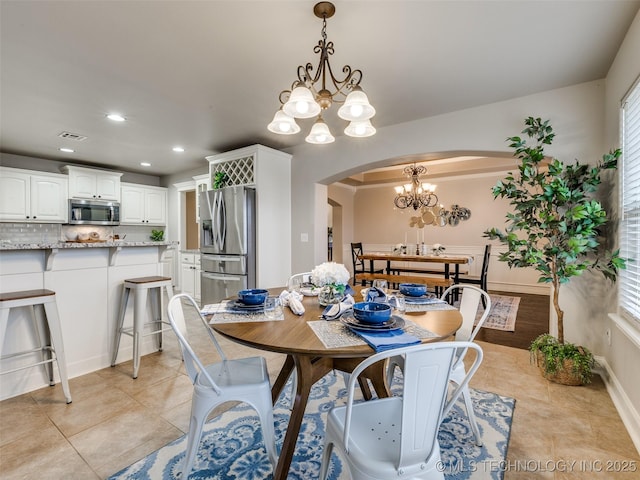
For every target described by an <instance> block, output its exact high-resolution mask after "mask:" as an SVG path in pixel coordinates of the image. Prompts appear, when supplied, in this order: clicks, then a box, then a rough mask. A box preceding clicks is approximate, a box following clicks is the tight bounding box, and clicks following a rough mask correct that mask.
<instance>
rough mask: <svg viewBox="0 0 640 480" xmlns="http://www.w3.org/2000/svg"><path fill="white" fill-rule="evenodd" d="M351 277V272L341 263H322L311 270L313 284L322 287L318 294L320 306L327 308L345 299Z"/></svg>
mask: <svg viewBox="0 0 640 480" xmlns="http://www.w3.org/2000/svg"><path fill="white" fill-rule="evenodd" d="M350 277H351V276H350V275H349V270H347V269H346V267H345V266H344V265H342V264H341V263H336V262H325V263H321V264H320V265H318V266H317V267H315V268H314V269H313V270H311V283H313V284H314V285H315V286H316V287H320V291H319V292H318V302H319V303H320V305H323V306H327V305H330V304H332V303H338V302H340V300H342V298H343V297H344V292H345V289H346V288H347V284H348V283H349V278H350Z"/></svg>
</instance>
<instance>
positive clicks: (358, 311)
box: [353, 302, 391, 323]
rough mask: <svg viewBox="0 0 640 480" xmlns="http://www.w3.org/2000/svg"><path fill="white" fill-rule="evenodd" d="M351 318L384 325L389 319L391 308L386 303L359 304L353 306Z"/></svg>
mask: <svg viewBox="0 0 640 480" xmlns="http://www.w3.org/2000/svg"><path fill="white" fill-rule="evenodd" d="M353 316H354V317H356V320H358V321H360V322H365V323H384V322H386V321H388V320H389V318H390V317H391V307H390V306H389V305H388V304H386V303H377V302H359V303H356V304H354V305H353Z"/></svg>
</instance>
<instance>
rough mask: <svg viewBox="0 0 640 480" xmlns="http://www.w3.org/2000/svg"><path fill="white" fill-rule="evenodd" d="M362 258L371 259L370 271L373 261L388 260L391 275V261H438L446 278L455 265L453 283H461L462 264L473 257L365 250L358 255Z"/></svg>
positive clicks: (388, 273) (388, 271) (388, 269)
mask: <svg viewBox="0 0 640 480" xmlns="http://www.w3.org/2000/svg"><path fill="white" fill-rule="evenodd" d="M358 258H359V259H361V260H363V261H364V260H369V265H370V268H369V271H370V272H373V263H374V262H375V261H376V260H383V261H385V262H387V267H386V271H387V275H391V274H392V273H393V271H394V268H393V265H392V264H391V262H417V263H437V264H442V265H444V270H443V272H442V273H443V275H444V278H450V276H451V272H450V268H449V266H450V265H453V266H454V267H453V268H454V269H453V283H459V277H460V265H465V264H468V263H471V261H472V257H470V256H468V255H448V254H447V255H410V254H406V253H405V254H402V253H393V252H363V253H362V254H361V255H358Z"/></svg>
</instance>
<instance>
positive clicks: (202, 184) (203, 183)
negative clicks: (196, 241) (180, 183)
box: [193, 173, 211, 223]
mask: <svg viewBox="0 0 640 480" xmlns="http://www.w3.org/2000/svg"><path fill="white" fill-rule="evenodd" d="M193 179H194V180H195V182H196V223H200V194H201V193H202V192H206V191H207V190H209V189H210V188H209V185H211V182H210V180H209V174H208V173H205V174H204V175H198V176H196V177H193Z"/></svg>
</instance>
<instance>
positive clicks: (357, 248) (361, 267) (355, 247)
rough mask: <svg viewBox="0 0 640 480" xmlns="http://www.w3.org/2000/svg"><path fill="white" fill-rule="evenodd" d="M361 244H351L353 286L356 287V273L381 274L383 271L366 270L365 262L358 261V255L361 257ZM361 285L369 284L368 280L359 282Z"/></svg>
mask: <svg viewBox="0 0 640 480" xmlns="http://www.w3.org/2000/svg"><path fill="white" fill-rule="evenodd" d="M362 252H363V250H362V243H361V242H356V243H352V244H351V261H352V262H353V284H354V285H356V284H357V281H356V275H357V274H358V273H382V272H383V271H384V270H382V269H380V270H373V271H370V270H367V267H366V265H365V261H364V260H360V259H359V258H358V255H362ZM360 282H361V283H360V284H361V285H363V286H364V285H366V284H367V283H370V281H368V280H361V281H360Z"/></svg>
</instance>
